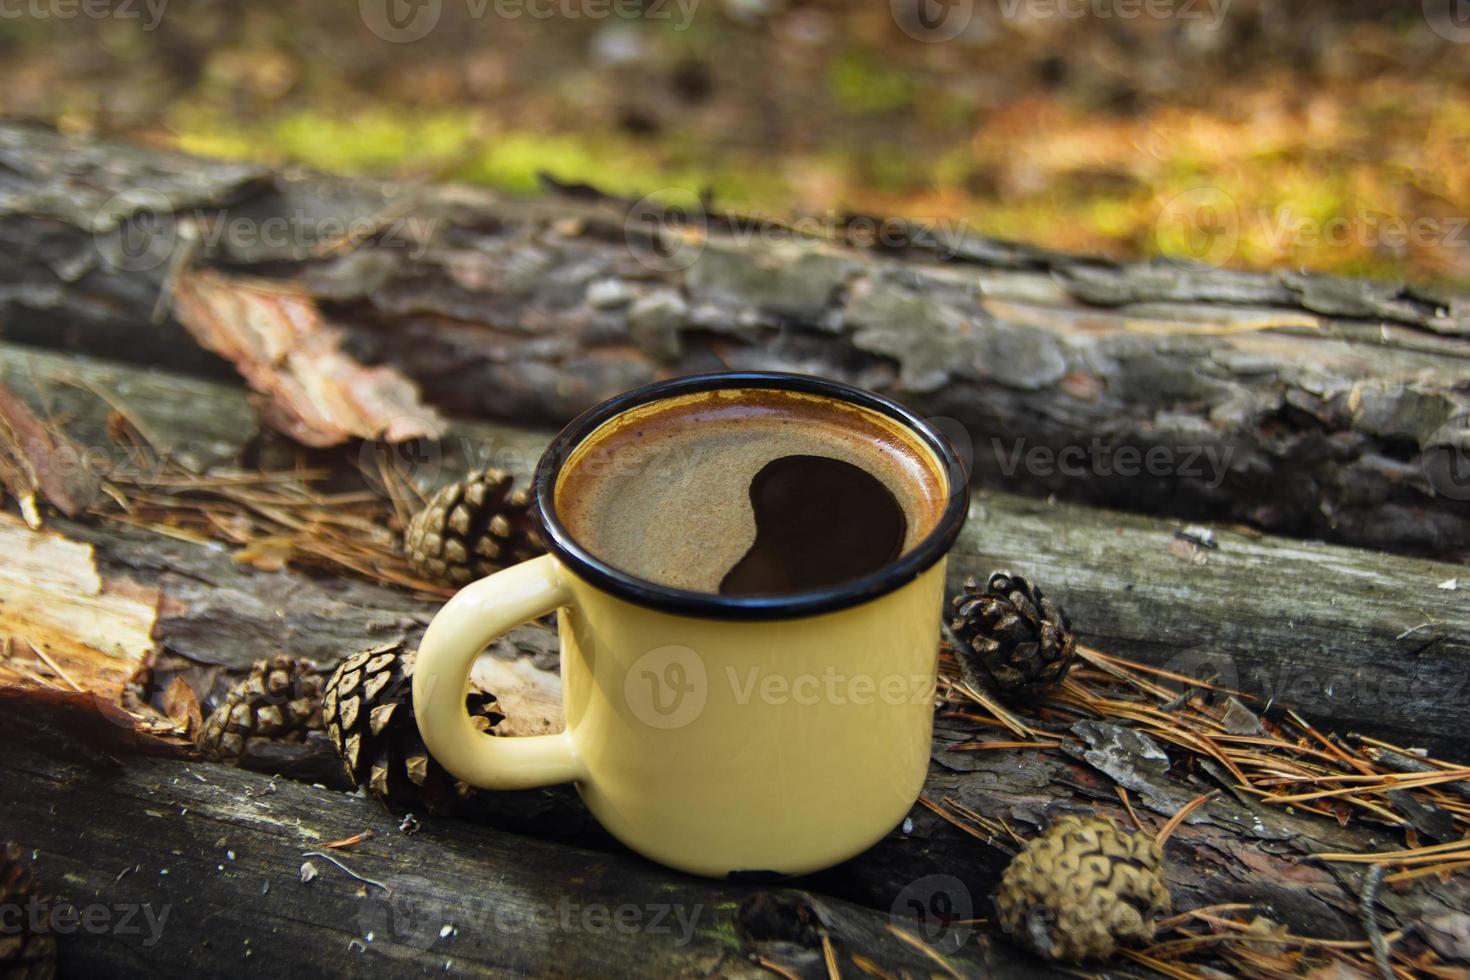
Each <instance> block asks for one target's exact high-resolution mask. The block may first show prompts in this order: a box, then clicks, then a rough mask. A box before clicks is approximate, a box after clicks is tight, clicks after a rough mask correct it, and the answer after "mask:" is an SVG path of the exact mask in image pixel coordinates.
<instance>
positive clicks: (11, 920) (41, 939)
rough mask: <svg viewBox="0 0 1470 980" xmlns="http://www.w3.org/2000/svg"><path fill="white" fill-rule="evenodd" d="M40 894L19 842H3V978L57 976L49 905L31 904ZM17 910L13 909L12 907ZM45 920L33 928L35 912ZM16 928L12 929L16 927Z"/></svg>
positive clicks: (32, 979)
mask: <svg viewBox="0 0 1470 980" xmlns="http://www.w3.org/2000/svg"><path fill="white" fill-rule="evenodd" d="M36 897H39V896H38V895H37V890H36V882H35V879H34V878H33V877H32V876H31V867H30V863H29V862H28V861H27V860H26V859H25V852H24V851H23V850H22V849H21V847H20V845H18V844H12V843H8V842H7V843H0V913H4V915H3V918H0V925H3V926H4V927H5V928H3V929H0V978H3V980H51V978H52V977H54V976H56V937H55V936H54V935H52V933H51V932H50V930H49V928H47V926H48V925H49V921H50V912H49V909H48V908H47V906H45V905H41V906H32V905H31V900H32V898H36ZM12 910H14V911H12ZM33 912H35V914H36V915H37V916H38V917H39V919H40V921H41V922H42V923H43V926H42V928H41V929H39V930H36V931H33V930H32V928H31V926H32V923H33V920H32V913H33ZM17 926H18V927H19V928H18V929H16V931H11V930H12V929H15V927H17Z"/></svg>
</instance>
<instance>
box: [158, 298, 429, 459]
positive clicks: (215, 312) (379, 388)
mask: <svg viewBox="0 0 1470 980" xmlns="http://www.w3.org/2000/svg"><path fill="white" fill-rule="evenodd" d="M174 313H175V315H176V316H177V317H178V319H179V322H180V323H182V324H183V325H184V326H185V327H186V328H187V329H188V331H189V333H190V334H192V335H193V337H194V339H195V340H197V341H198V342H199V343H200V345H201V346H203V347H205V348H207V349H209V350H211V351H214V352H215V353H216V354H219V355H220V356H221V357H224V358H226V359H227V360H229V361H230V362H231V363H233V364H234V365H235V367H236V368H237V369H238V370H239V371H240V374H241V375H243V376H244V378H245V380H246V382H247V383H248V384H249V385H250V387H251V389H252V390H254V391H255V392H256V393H257V394H258V395H259V396H261V401H260V413H261V418H262V419H263V420H264V421H265V422H266V423H267V424H268V425H270V426H271V427H272V428H275V429H277V430H279V431H281V432H284V433H285V434H286V435H288V436H290V437H291V438H293V439H295V440H296V441H297V442H300V443H302V444H303V445H307V446H335V445H338V444H340V443H342V442H345V441H347V440H348V439H349V438H353V437H356V438H359V439H383V440H386V441H388V442H403V441H405V440H408V439H417V438H438V437H439V436H440V435H442V434H443V432H444V421H443V419H441V418H440V417H439V415H438V413H436V412H435V411H434V410H433V409H431V408H429V407H428V406H426V405H424V404H423V403H422V402H421V401H420V400H419V396H418V389H417V387H415V385H414V384H413V382H411V381H409V380H408V379H407V378H405V377H404V376H403V375H402V374H400V373H399V372H398V371H396V370H394V369H393V368H389V367H367V366H366V365H363V364H361V363H359V362H358V361H356V360H354V359H353V358H351V357H349V356H348V355H347V354H346V353H344V352H343V351H342V349H341V348H342V336H341V334H340V332H339V331H337V330H335V329H333V328H332V327H331V326H329V325H328V324H327V323H326V321H325V320H324V319H323V318H322V315H321V313H320V312H319V311H318V310H317V306H316V302H315V301H314V300H313V299H312V298H311V297H310V296H308V295H306V294H305V293H302V292H299V291H297V290H293V289H291V288H289V287H286V286H282V285H279V284H275V283H268V282H256V281H244V280H239V279H232V278H230V277H228V276H224V275H221V274H219V273H216V272H208V271H206V272H193V273H185V274H184V275H183V276H181V277H180V279H179V283H178V285H177V287H176V290H175V295H174Z"/></svg>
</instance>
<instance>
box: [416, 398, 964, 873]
mask: <svg viewBox="0 0 1470 980" xmlns="http://www.w3.org/2000/svg"><path fill="white" fill-rule="evenodd" d="M710 391H721V392H725V393H728V392H736V393H738V392H742V391H750V392H755V393H759V397H763V398H769V397H771V393H772V392H779V393H786V394H785V395H783V396H782V397H793V398H818V399H823V400H827V401H829V402H830V403H831V405H832V407H834V408H836V409H838V410H840V411H842V412H849V413H862V414H864V415H865V421H866V423H867V424H868V425H869V426H871V424H872V422H873V420H875V419H876V420H878V421H880V422H881V423H882V424H883V425H885V426H887V427H888V430H889V431H892V432H894V433H896V434H898V435H900V436H901V437H902V438H904V439H906V440H908V442H909V443H911V444H912V446H913V447H915V449H916V451H917V453H918V455H919V456H920V457H921V458H922V459H923V461H924V465H926V466H929V467H931V468H932V469H931V474H932V475H937V476H939V477H940V478H941V483H942V486H943V487H944V493H945V494H946V495H947V496H946V499H945V501H944V504H943V511H942V513H941V515H940V517H939V520H938V522H937V523H936V524H935V525H934V527H933V529H932V530H931V531H930V532H929V533H928V534H927V535H925V536H924V537H923V538H922V539H921V540H920V541H919V542H918V543H917V544H915V545H914V546H913V547H911V548H910V549H909V550H908V551H907V552H905V553H903V554H902V555H900V556H899V557H898V558H897V559H895V560H894V561H892V562H890V563H889V564H888V565H886V566H884V567H883V568H881V569H879V570H878V571H877V572H874V573H871V574H869V575H866V576H863V577H861V578H857V579H853V580H851V581H848V582H844V583H842V584H840V585H837V586H832V587H827V588H823V589H820V590H815V591H808V592H800V593H793V594H788V595H775V596H725V595H716V594H709V593H702V592H691V591H686V590H682V589H676V588H671V587H667V586H664V585H660V584H656V583H654V582H650V581H647V580H644V579H640V578H637V577H634V576H632V575H630V574H628V573H626V572H623V571H621V570H620V569H617V568H614V567H612V566H611V565H609V564H607V563H605V562H603V561H601V560H599V559H598V558H597V557H596V556H594V555H593V554H591V553H590V552H589V551H588V550H587V549H585V548H584V547H582V546H581V545H580V544H578V542H577V541H576V540H574V539H573V538H572V537H571V535H570V534H569V533H568V532H567V529H566V527H565V526H564V525H563V523H562V522H561V521H560V520H559V519H558V516H557V512H556V493H557V488H558V486H559V485H560V482H561V479H562V478H563V477H564V476H565V474H566V473H567V472H569V471H570V468H571V467H575V466H576V465H577V462H578V454H577V450H578V447H579V446H582V445H584V444H585V443H586V442H587V440H589V438H591V437H593V436H594V434H595V433H596V432H597V431H598V429H599V428H600V427H602V426H604V425H607V424H609V423H610V422H612V421H613V420H615V419H617V418H619V417H620V416H622V415H623V414H624V413H626V412H629V411H631V410H634V409H636V408H639V407H640V406H646V405H650V404H652V403H654V402H658V401H661V400H664V399H675V398H682V397H689V396H694V395H697V394H700V393H704V392H710ZM737 397H738V395H737ZM753 397H755V396H753ZM594 441H595V440H594ZM535 489H536V496H537V505H538V507H539V509H540V511H541V518H542V521H543V523H544V526H545V529H546V539H547V542H546V543H547V547H548V550H549V553H548V554H546V555H543V556H541V557H539V558H535V559H533V560H531V561H528V562H524V563H523V564H520V565H517V566H515V567H514V568H509V569H506V570H505V571H501V572H497V573H496V574H494V575H491V576H490V577H489V578H485V579H482V580H480V581H478V582H475V583H472V584H471V585H469V586H467V587H465V588H464V589H463V590H462V591H460V592H459V593H458V594H456V595H455V596H454V597H453V598H452V599H450V600H449V602H448V603H447V604H446V605H445V606H444V608H443V609H442V610H441V611H440V612H439V614H438V615H437V616H436V617H435V618H434V621H433V623H431V624H430V626H429V628H428V631H427V632H426V633H425V634H424V638H423V642H422V644H421V645H420V648H419V653H418V666H417V670H416V671H415V674H414V678H413V703H414V711H415V712H416V714H417V716H418V724H419V730H420V731H421V732H422V734H423V738H424V742H425V744H426V745H427V746H428V748H429V751H430V752H431V753H432V754H433V756H434V758H435V759H437V760H438V761H439V762H440V763H441V764H442V765H443V766H444V767H445V768H446V769H447V770H449V772H451V773H453V774H454V775H455V776H457V777H459V778H460V779H463V780H465V781H466V782H468V783H470V784H472V785H475V786H479V787H483V788H486V789H523V788H527V787H533V786H545V785H550V784H553V783H561V782H568V781H571V782H575V783H576V785H577V788H578V789H579V790H580V792H581V794H582V797H583V799H584V800H585V801H586V803H587V806H588V808H589V809H590V810H591V811H592V813H593V814H594V815H595V816H596V817H597V819H598V820H599V821H600V822H601V823H602V824H603V826H604V827H606V828H607V829H608V831H610V832H611V833H612V834H613V835H614V836H616V837H617V838H618V839H619V840H621V841H623V842H624V843H625V844H627V845H628V846H629V847H631V848H632V849H634V850H636V851H639V852H640V853H642V854H644V855H646V856H647V857H650V858H652V859H654V860H656V861H659V862H661V863H663V864H666V865H669V866H671V867H674V868H679V869H681V870H685V871H690V872H694V873H697V874H702V875H710V876H714V877H726V876H735V877H743V876H747V875H749V876H755V875H794V874H802V873H805V872H809V871H815V870H817V869H820V868H824V867H827V866H830V865H833V864H836V863H837V862H839V861H842V860H845V859H846V858H849V857H851V856H853V855H855V854H858V853H860V852H861V851H863V850H865V849H866V848H868V847H869V846H871V845H872V844H873V843H875V842H876V841H878V840H879V839H880V838H882V837H883V836H884V835H885V834H887V833H888V832H889V831H890V830H891V829H892V828H893V827H894V826H896V825H897V824H898V823H899V822H900V821H901V820H902V819H903V818H904V816H905V815H906V814H907V813H908V811H909V809H910V807H911V806H912V805H913V803H914V801H915V799H917V797H918V795H919V791H920V789H921V787H922V786H923V782H924V777H925V774H926V772H927V770H928V761H929V745H930V734H931V732H930V728H931V724H932V720H933V711H934V686H935V668H936V659H937V651H938V645H939V627H940V621H941V616H942V605H943V601H944V564H945V554H946V553H947V552H948V550H949V548H950V546H951V545H952V544H953V543H954V540H955V538H956V536H957V535H958V534H959V530H960V527H961V525H962V524H963V523H964V520H965V516H966V512H967V501H968V496H967V491H966V485H965V474H964V472H963V469H962V467H961V466H960V463H959V461H958V459H957V458H956V456H955V454H954V452H953V450H952V449H951V448H950V447H949V444H948V443H947V442H945V440H944V439H943V438H942V437H941V436H940V435H939V434H938V433H936V432H935V431H934V430H933V429H932V428H931V427H930V426H929V425H927V424H926V423H925V422H924V421H923V420H922V419H920V418H918V417H917V416H915V415H913V414H912V413H910V412H909V411H907V410H906V409H904V408H903V407H901V406H900V405H898V404H896V403H894V402H892V401H889V400H888V399H885V398H882V397H879V396H877V395H874V394H872V393H869V392H865V391H862V390H860V389H857V388H853V387H849V386H847V385H842V384H837V383H834V382H830V381H826V380H822V379H818V378H811V377H805V376H802V375H790V374H777V373H768V372H731V373H724V374H708V375H698V376H693V377H686V378H679V379H675V380H672V381H665V382H659V383H656V384H653V385H649V386H647V387H644V388H640V389H637V390H635V391H630V392H628V393H626V394H623V395H620V396H618V397H616V398H613V399H611V400H609V401H607V402H604V403H603V404H601V405H599V406H597V407H596V408H593V409H591V410H589V411H588V412H587V413H585V414H584V415H582V416H581V417H580V418H578V419H577V420H576V421H574V422H573V423H572V424H571V425H569V426H568V427H567V428H566V429H565V430H563V431H562V433H561V434H560V435H559V436H558V437H557V439H556V440H555V441H554V442H553V443H552V445H551V446H550V447H549V448H548V449H547V451H546V454H545V455H544V456H543V457H542V459H541V462H540V464H539V465H538V467H537V471H536V478H535ZM552 610H558V611H559V616H558V630H559V634H560V639H561V668H562V690H563V698H564V702H565V709H566V727H565V730H564V731H562V732H561V733H558V734H554V735H539V736H529V737H520V738H511V737H495V736H490V735H486V734H484V733H482V732H480V731H478V730H477V729H475V728H474V727H473V725H472V724H471V722H470V719H469V716H468V714H467V712H466V710H465V696H466V693H467V685H468V682H469V681H468V678H469V672H470V667H471V664H472V663H473V661H474V659H475V657H476V656H477V655H478V654H479V653H480V651H482V650H483V649H484V648H485V647H486V646H487V645H488V644H489V643H490V642H491V641H492V640H494V639H495V638H496V637H497V636H499V635H501V634H503V633H505V632H506V631H507V630H509V629H511V628H512V627H514V626H517V625H519V624H521V623H523V622H526V621H528V620H531V619H534V618H536V617H538V616H542V615H545V614H546V613H549V612H551V611H552Z"/></svg>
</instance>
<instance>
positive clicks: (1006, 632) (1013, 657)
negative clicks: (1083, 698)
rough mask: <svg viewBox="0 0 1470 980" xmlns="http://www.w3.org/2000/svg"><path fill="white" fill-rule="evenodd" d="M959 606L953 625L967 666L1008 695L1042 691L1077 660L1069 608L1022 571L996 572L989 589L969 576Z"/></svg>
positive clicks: (1029, 695) (999, 692)
mask: <svg viewBox="0 0 1470 980" xmlns="http://www.w3.org/2000/svg"><path fill="white" fill-rule="evenodd" d="M954 607H955V618H954V621H953V622H952V623H951V624H950V625H951V628H952V629H953V630H954V634H955V639H956V640H957V641H958V643H957V644H956V648H955V653H956V655H957V656H958V657H959V660H960V664H961V666H962V667H963V668H964V669H965V672H966V675H967V676H969V675H971V674H974V675H977V676H978V677H979V679H980V680H981V682H982V683H984V685H985V686H986V687H987V688H988V689H989V690H991V691H992V692H994V693H995V694H997V695H999V696H1000V697H1002V698H1006V699H1020V698H1026V699H1034V698H1037V697H1040V696H1041V695H1043V694H1045V693H1046V692H1047V691H1048V690H1050V689H1051V688H1053V687H1055V686H1056V685H1058V684H1060V683H1061V682H1062V679H1063V678H1064V677H1066V676H1067V671H1069V670H1071V669H1072V664H1073V663H1075V662H1076V659H1077V640H1076V638H1075V637H1073V636H1072V623H1071V621H1070V620H1069V619H1067V614H1066V613H1065V612H1063V611H1062V609H1061V607H1060V606H1058V605H1057V604H1056V603H1054V602H1052V601H1051V600H1050V599H1048V598H1046V596H1044V595H1042V594H1041V590H1040V589H1038V588H1036V587H1035V586H1033V585H1032V584H1031V583H1029V582H1027V581H1026V580H1025V579H1024V578H1022V577H1021V576H1019V575H1012V574H1010V573H1009V572H996V573H995V574H994V575H992V576H990V581H989V582H988V583H986V586H985V590H984V591H983V592H982V591H980V588H979V585H978V584H977V583H976V581H975V580H974V579H966V580H965V588H964V591H963V592H961V593H960V594H959V595H958V596H956V597H955V600H954Z"/></svg>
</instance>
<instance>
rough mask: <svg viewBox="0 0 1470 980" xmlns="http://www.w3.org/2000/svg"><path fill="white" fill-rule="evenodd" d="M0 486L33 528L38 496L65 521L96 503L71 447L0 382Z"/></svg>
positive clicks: (89, 477)
mask: <svg viewBox="0 0 1470 980" xmlns="http://www.w3.org/2000/svg"><path fill="white" fill-rule="evenodd" d="M0 482H3V483H4V484H5V489H6V490H8V491H9V492H10V494H11V496H13V497H14V498H15V499H16V500H18V501H19V502H20V505H21V512H22V513H23V514H24V515H25V518H26V523H27V524H29V525H30V526H31V527H32V528H33V529H34V528H37V527H39V526H40V515H39V512H38V511H37V510H36V499H37V497H38V496H39V497H44V498H45V499H46V500H47V501H48V502H49V503H51V505H52V506H54V507H55V508H56V509H57V510H59V511H61V512H62V513H63V514H65V515H66V516H67V517H75V516H76V515H78V514H80V513H82V512H83V511H85V510H86V509H87V508H88V507H90V506H91V505H92V502H93V501H94V500H96V499H97V492H98V488H99V486H100V484H99V483H98V480H97V474H96V473H94V472H92V468H91V467H90V466H89V465H88V464H87V457H86V454H85V453H84V452H82V451H81V449H80V448H78V446H77V445H76V443H74V442H72V441H71V440H70V439H68V438H67V437H66V434H65V433H64V432H62V431H61V430H60V429H57V428H54V427H52V426H48V425H47V424H46V423H45V422H43V421H41V420H40V419H39V418H37V417H36V414H35V413H34V412H32V411H31V409H30V406H28V405H27V404H26V403H25V402H24V401H23V400H22V399H21V398H20V396H19V395H17V394H16V393H15V392H14V391H12V390H11V389H10V388H9V387H8V386H7V385H5V384H4V383H0Z"/></svg>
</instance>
